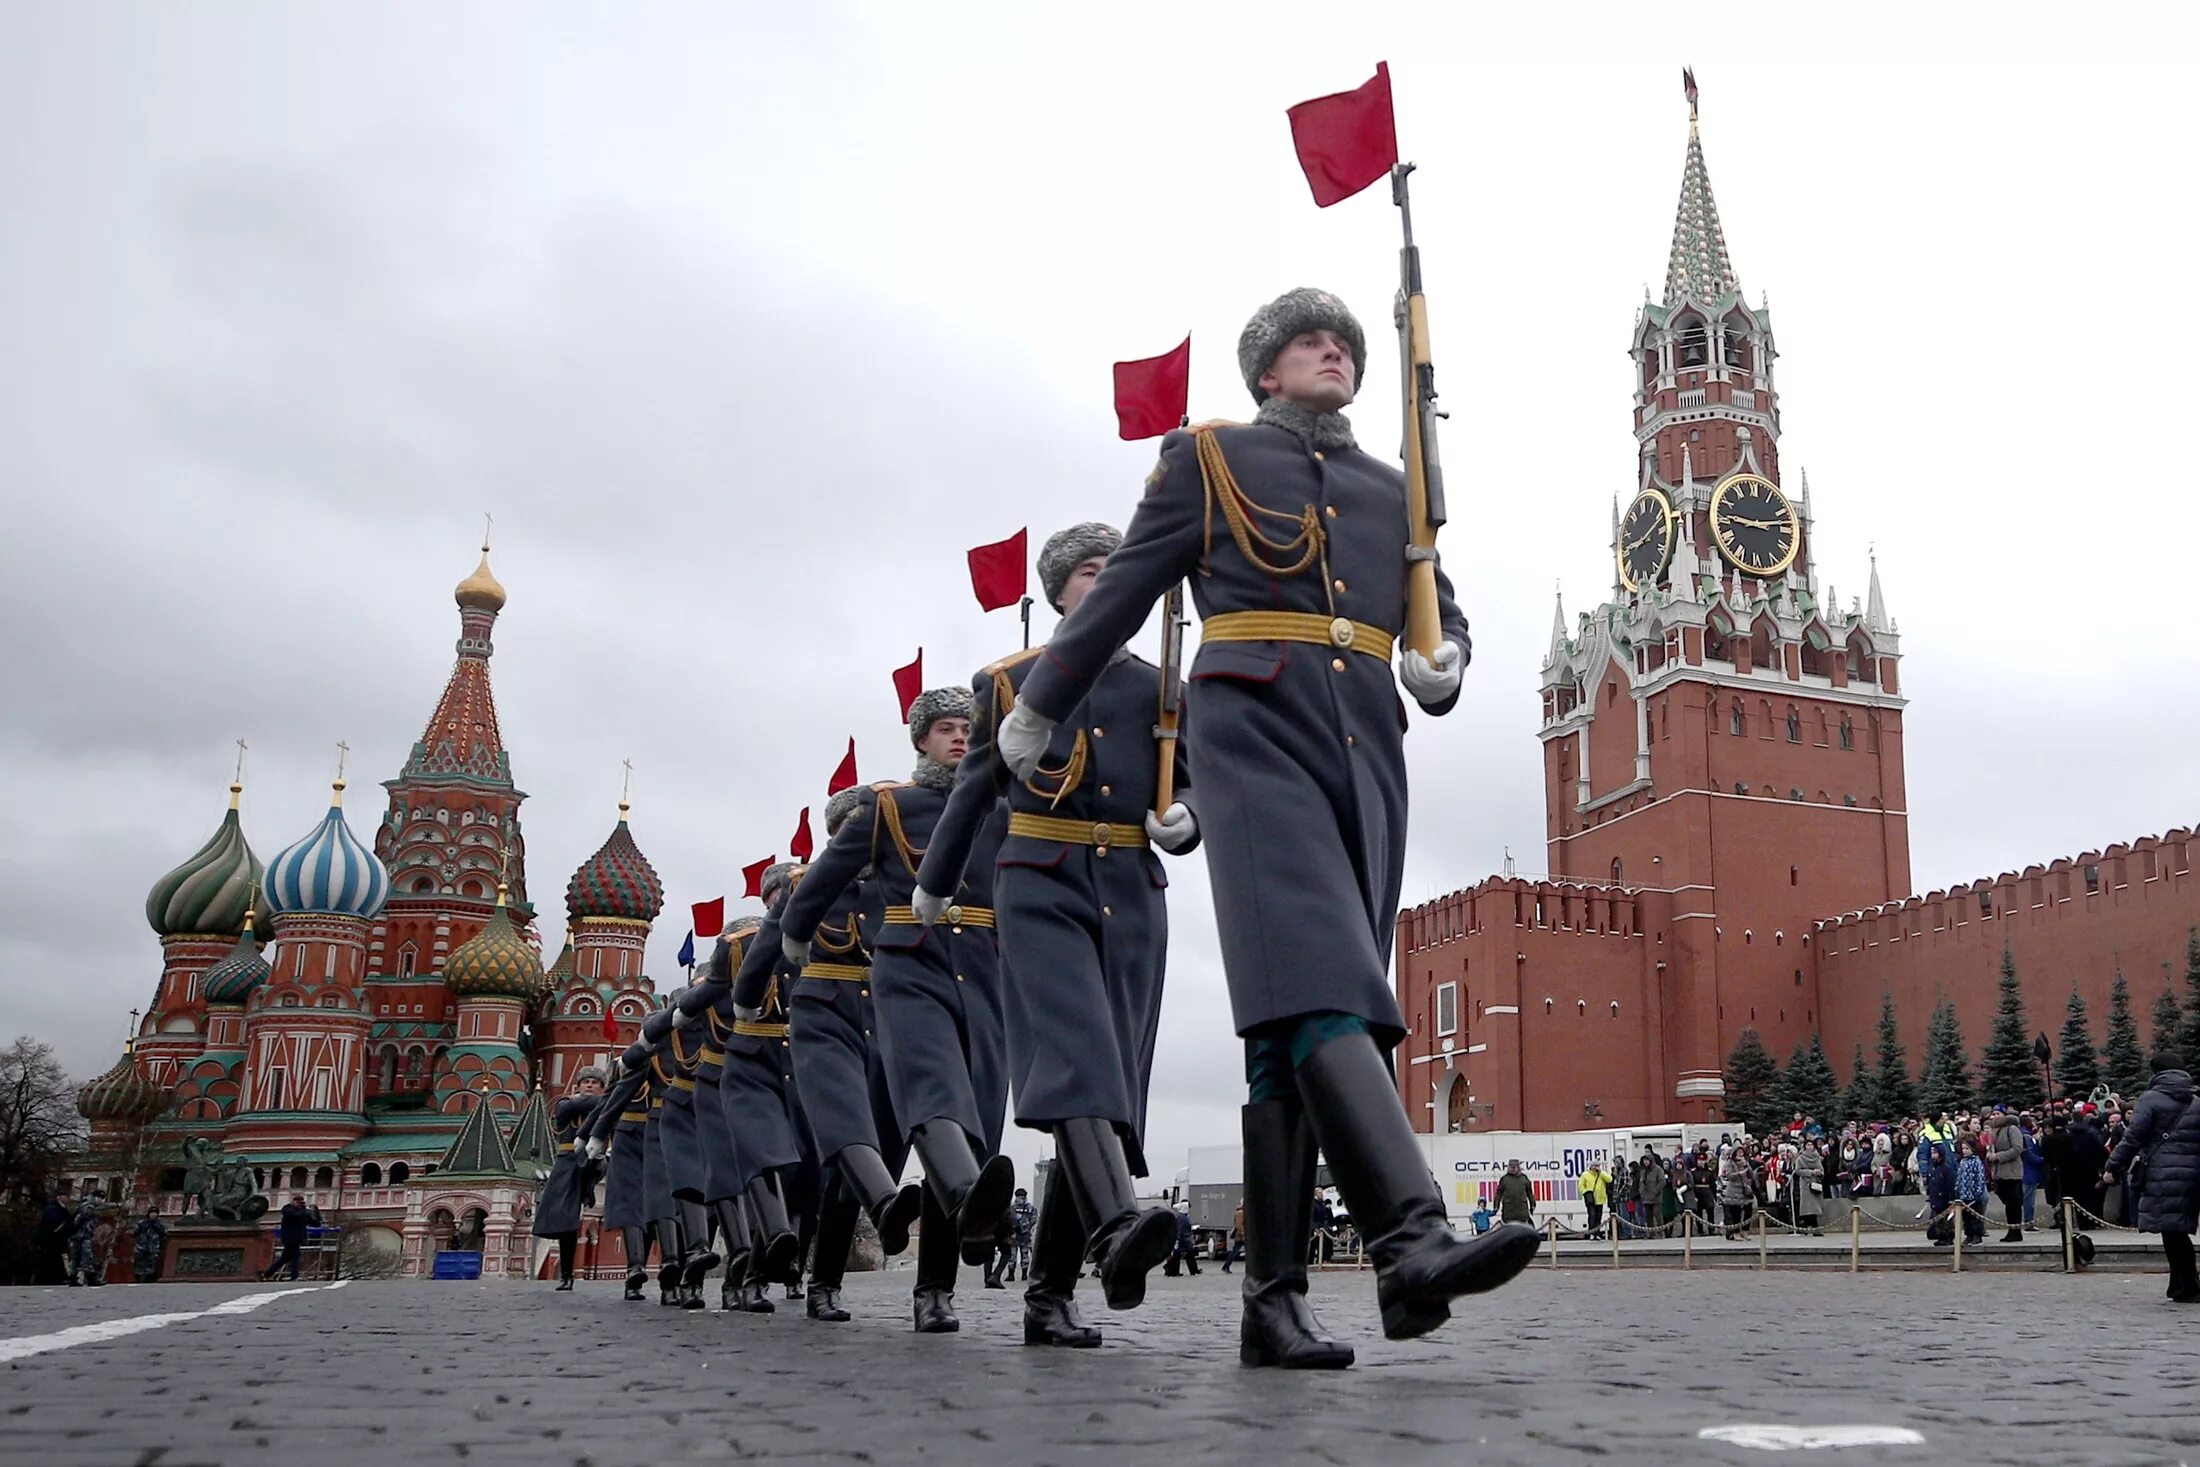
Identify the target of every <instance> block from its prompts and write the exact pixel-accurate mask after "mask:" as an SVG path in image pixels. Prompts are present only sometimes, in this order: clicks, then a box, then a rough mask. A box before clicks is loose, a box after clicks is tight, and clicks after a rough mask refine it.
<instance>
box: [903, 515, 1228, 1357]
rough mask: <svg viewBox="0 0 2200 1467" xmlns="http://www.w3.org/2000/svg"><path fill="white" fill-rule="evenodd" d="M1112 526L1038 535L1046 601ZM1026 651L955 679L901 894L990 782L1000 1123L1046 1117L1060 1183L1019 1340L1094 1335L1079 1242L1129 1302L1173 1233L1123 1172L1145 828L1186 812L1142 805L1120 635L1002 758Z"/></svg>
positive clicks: (1112, 540) (1085, 574)
mask: <svg viewBox="0 0 2200 1467" xmlns="http://www.w3.org/2000/svg"><path fill="white" fill-rule="evenodd" d="M1122 539H1123V537H1122V535H1121V534H1120V533H1119V532H1118V531H1116V530H1115V529H1114V528H1112V527H1111V526H1108V525H1102V524H1083V525H1074V526H1072V527H1070V528H1069V529H1066V530H1063V531H1060V532H1059V533H1057V534H1055V535H1053V536H1052V537H1050V538H1049V539H1048V540H1047V542H1046V545H1045V546H1044V547H1043V548H1042V549H1041V550H1040V552H1039V583H1040V586H1041V587H1042V588H1043V589H1044V590H1045V592H1046V596H1047V600H1048V602H1049V603H1050V604H1051V605H1053V607H1054V609H1055V610H1056V611H1059V612H1063V613H1065V614H1067V613H1069V612H1072V611H1074V610H1075V609H1076V606H1077V603H1078V602H1079V601H1080V600H1082V599H1083V598H1084V595H1085V593H1086V591H1088V590H1089V589H1090V588H1091V587H1092V585H1093V583H1094V580H1095V578H1096V577H1097V576H1098V575H1099V573H1100V570H1101V568H1102V567H1103V566H1104V565H1105V564H1106V563H1107V558H1108V556H1109V555H1110V554H1112V553H1113V552H1114V551H1115V549H1116V547H1117V546H1119V545H1120V544H1121V543H1122ZM1041 650H1043V649H1033V650H1031V651H1027V652H1024V653H1022V654H1019V655H1018V656H1015V657H1010V658H1006V659H1004V660H1002V661H1000V662H996V663H994V664H993V665H992V666H990V667H987V668H985V669H983V670H981V671H980V672H979V673H978V675H977V677H976V678H975V679H974V680H973V681H972V683H971V694H972V697H973V699H974V702H975V704H976V708H977V712H976V715H975V717H973V718H972V720H971V730H972V731H971V749H970V754H969V756H968V757H967V758H965V759H964V760H963V763H962V767H961V769H960V770H959V771H957V778H956V785H955V792H954V794H953V796H952V797H950V799H949V801H948V807H947V813H946V814H945V815H943V816H942V817H941V819H940V822H939V824H938V825H937V826H935V827H934V829H933V832H932V842H931V846H930V848H929V850H928V851H927V852H926V854H925V858H924V865H923V867H922V869H921V870H920V871H919V873H918V883H917V884H918V891H917V894H916V898H915V901H914V903H913V905H914V906H915V908H916V910H917V912H918V914H919V915H920V916H924V917H926V918H928V919H929V918H933V917H936V915H937V914H938V912H939V910H940V909H942V908H944V907H945V906H946V905H947V899H946V898H945V897H944V896H941V895H937V893H943V892H950V891H953V890H955V889H956V888H957V887H958V886H959V884H960V882H961V878H962V875H963V868H964V863H965V860H966V858H967V856H968V853H969V850H970V846H971V842H972V840H973V838H974V836H975V835H976V833H977V831H978V829H979V827H980V824H981V822H982V821H984V820H985V819H986V818H987V816H988V815H989V814H990V812H991V810H992V807H993V806H994V804H995V803H996V802H997V801H1000V800H1004V799H1005V800H1006V801H1007V802H1008V811H1009V814H1008V836H1007V839H1006V840H1005V841H1004V842H1003V844H1002V845H1001V848H1000V856H999V873H998V876H997V878H996V882H995V892H994V898H995V906H996V909H997V911H998V913H999V923H1000V929H999V930H1000V942H1001V955H1002V960H1003V963H1004V966H1005V968H1006V980H1005V984H1004V988H1005V996H1006V1009H1007V1017H1008V1053H1009V1076H1010V1083H1011V1086H1012V1088H1013V1089H1014V1091H1015V1094H1016V1123H1017V1124H1018V1125H1020V1126H1029V1127H1031V1128H1033V1129H1035V1130H1042V1131H1050V1132H1052V1133H1053V1136H1054V1143H1055V1153H1056V1156H1057V1158H1058V1160H1059V1163H1060V1170H1059V1171H1058V1173H1057V1174H1056V1179H1057V1180H1060V1181H1062V1182H1064V1183H1066V1185H1063V1186H1049V1187H1048V1188H1047V1189H1046V1193H1045V1196H1044V1199H1043V1201H1042V1205H1041V1209H1040V1215H1039V1220H1038V1236H1037V1240H1036V1247H1035V1249H1034V1256H1033V1260H1032V1271H1033V1274H1032V1277H1031V1279H1030V1280H1029V1281H1028V1286H1027V1288H1026V1289H1025V1291H1024V1342H1025V1343H1026V1344H1031V1345H1070V1346H1082V1347H1091V1346H1095V1345H1098V1344H1099V1343H1100V1332H1099V1331H1098V1330H1096V1329H1091V1328H1088V1327H1086V1326H1084V1325H1083V1324H1082V1323H1081V1322H1080V1321H1079V1320H1078V1318H1077V1315H1076V1312H1075V1310H1074V1308H1073V1307H1072V1304H1071V1293H1072V1291H1073V1290H1074V1289H1075V1288H1076V1286H1077V1277H1078V1275H1079V1273H1080V1272H1082V1266H1083V1261H1084V1258H1085V1255H1086V1252H1087V1251H1088V1247H1089V1249H1090V1251H1091V1252H1092V1253H1093V1254H1094V1255H1095V1256H1096V1257H1097V1259H1098V1261H1099V1266H1100V1279H1101V1289H1102V1293H1103V1294H1104V1295H1105V1297H1106V1299H1107V1302H1108V1306H1109V1307H1110V1308H1111V1309H1132V1308H1136V1307H1137V1306H1138V1304H1139V1303H1141V1302H1142V1301H1143V1300H1144V1298H1145V1293H1146V1275H1147V1273H1148V1272H1149V1271H1151V1270H1152V1269H1153V1267H1154V1266H1155V1265H1156V1264H1159V1263H1160V1262H1161V1261H1162V1260H1163V1259H1165V1258H1167V1257H1168V1256H1169V1250H1170V1248H1171V1247H1172V1246H1173V1245H1174V1243H1175V1241H1176V1221H1175V1219H1174V1218H1173V1217H1171V1216H1170V1214H1169V1210H1168V1209H1167V1208H1165V1207H1159V1208H1148V1209H1145V1210H1144V1211H1141V1210H1140V1209H1139V1207H1138V1205H1137V1200H1136V1193H1135V1192H1134V1190H1133V1188H1132V1181H1131V1179H1132V1176H1133V1174H1134V1173H1135V1174H1137V1175H1141V1176H1143V1175H1145V1174H1146V1172H1147V1170H1148V1168H1147V1165H1146V1158H1145V1151H1144V1144H1143V1143H1144V1136H1145V1123H1146V1096H1147V1091H1148V1088H1149V1085H1150V1082H1151V1079H1152V1075H1153V1048H1154V1036H1155V1033H1156V1032H1157V1030H1158V1028H1159V1025H1160V1020H1161V987H1162V976H1163V971H1164V967H1165V965H1166V962H1167V957H1168V945H1169V918H1168V906H1167V902H1166V900H1165V895H1166V893H1165V888H1166V887H1167V885H1168V877H1167V876H1166V875H1165V874H1164V873H1163V871H1162V867H1161V862H1160V860H1159V859H1158V858H1157V857H1156V856H1155V855H1154V854H1153V851H1152V849H1151V847H1152V846H1154V845H1159V846H1161V847H1162V848H1164V849H1166V850H1168V851H1170V852H1171V853H1174V854H1181V853H1184V852H1187V851H1190V850H1191V849H1192V848H1193V847H1194V846H1195V845H1197V844H1198V840H1199V829H1198V822H1197V821H1196V820H1195V819H1194V818H1193V816H1192V814H1191V811H1190V809H1189V808H1188V806H1187V805H1186V804H1185V803H1184V802H1183V801H1176V802H1172V803H1171V804H1170V806H1169V807H1168V811H1167V814H1168V817H1169V818H1168V819H1167V820H1166V821H1164V820H1160V819H1156V818H1155V816H1154V813H1153V807H1154V804H1155V800H1156V796H1157V790H1158V785H1159V768H1160V761H1159V757H1158V755H1157V752H1156V748H1155V744H1156V740H1155V738H1154V737H1153V732H1154V730H1155V729H1156V728H1157V724H1156V718H1157V716H1158V714H1159V710H1160V707H1161V683H1160V677H1161V674H1160V669H1158V668H1156V667H1155V666H1154V665H1153V664H1152V663H1149V662H1145V661H1142V660H1140V659H1139V658H1137V657H1134V656H1132V655H1131V654H1130V653H1129V652H1128V651H1124V650H1121V649H1118V650H1117V652H1116V653H1115V655H1114V656H1112V657H1111V658H1110V659H1109V661H1108V663H1107V666H1106V667H1105V668H1103V669H1102V671H1101V672H1100V674H1099V677H1098V678H1097V679H1096V680H1095V681H1094V683H1093V685H1092V690H1091V691H1090V692H1089V693H1087V694H1086V695H1085V697H1084V699H1083V701H1082V702H1080V703H1079V704H1078V705H1077V707H1076V710H1075V711H1074V712H1073V713H1072V714H1071V715H1070V716H1069V717H1068V718H1067V719H1065V720H1064V721H1062V722H1061V723H1059V724H1057V725H1056V726H1055V728H1054V730H1053V734H1052V739H1051V742H1050V744H1049V745H1048V749H1047V753H1046V757H1045V758H1043V759H1042V760H1041V761H1040V764H1039V770H1038V772H1037V773H1036V774H1034V775H1033V776H1032V777H1031V778H1030V779H1028V780H1018V779H1013V778H1011V777H1010V775H1009V772H1008V766H1007V765H1005V764H1003V763H1002V762H1001V760H1000V757H999V753H998V751H997V749H996V747H995V745H994V742H993V735H994V731H995V729H996V728H998V726H999V722H1000V720H1001V718H1002V717H1004V716H1005V715H1006V714H1007V713H1008V712H1009V710H1010V709H1012V708H1013V707H1014V706H1015V703H1016V690H1017V688H1018V686H1019V685H1020V684H1021V683H1022V682H1023V680H1024V678H1025V676H1026V675H1027V674H1028V673H1029V672H1030V671H1031V669H1032V668H1033V667H1034V666H1035V665H1036V662H1037V659H1038V657H1039V654H1040V651H1041ZM1176 742H1177V741H1175V740H1172V741H1171V743H1172V745H1174V744H1176ZM1174 757H1175V766H1174V783H1175V785H1176V788H1177V790H1178V791H1180V792H1185V793H1187V794H1188V790H1187V784H1188V780H1187V774H1186V768H1185V763H1184V760H1183V758H1182V755H1181V752H1180V751H1179V752H1178V753H1176V754H1175V756H1174Z"/></svg>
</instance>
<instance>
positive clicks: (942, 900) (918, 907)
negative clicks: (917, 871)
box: [909, 886, 947, 927]
mask: <svg viewBox="0 0 2200 1467" xmlns="http://www.w3.org/2000/svg"><path fill="white" fill-rule="evenodd" d="M909 905H910V908H911V909H912V910H914V911H915V912H916V914H917V920H918V921H919V922H921V923H923V924H924V925H925V926H927V927H930V926H931V925H932V924H933V923H934V922H937V921H939V920H940V917H941V914H943V913H944V912H946V910H947V898H946V897H943V896H935V895H934V894H933V893H931V892H928V891H926V890H925V889H924V888H923V887H921V886H920V887H918V888H917V891H916V895H914V896H912V897H910V898H909Z"/></svg>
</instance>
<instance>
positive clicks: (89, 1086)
mask: <svg viewBox="0 0 2200 1467" xmlns="http://www.w3.org/2000/svg"><path fill="white" fill-rule="evenodd" d="M76 1108H77V1110H78V1111H79V1112H80V1113H81V1114H82V1115H83V1116H84V1118H85V1119H86V1120H91V1121H135V1122H143V1121H149V1120H151V1119H152V1118H153V1117H154V1116H157V1115H159V1114H160V1113H161V1112H162V1111H164V1110H166V1109H167V1108H168V1092H167V1091H165V1090H163V1089H161V1088H160V1087H159V1086H158V1085H155V1084H154V1083H153V1082H152V1081H150V1080H148V1079H146V1078H145V1077H144V1076H143V1075H141V1074H139V1073H138V1067H137V1059H136V1048H135V1046H133V1045H128V1044H125V1045H124V1046H123V1048H122V1058H121V1059H118V1060H116V1061H115V1062H114V1064H113V1066H112V1067H111V1068H109V1069H108V1071H107V1073H106V1074H104V1075H101V1076H99V1077H98V1078H97V1079H94V1080H87V1081H86V1082H85V1083H84V1086H83V1088H81V1089H80V1090H78V1091H77V1092H76Z"/></svg>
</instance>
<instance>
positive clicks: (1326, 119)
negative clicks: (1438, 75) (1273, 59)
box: [1285, 61, 1398, 209]
mask: <svg viewBox="0 0 2200 1467" xmlns="http://www.w3.org/2000/svg"><path fill="white" fill-rule="evenodd" d="M1285 115H1286V116H1288V117H1289V118H1290V119H1291V146H1292V147H1293V148H1295V149H1297V150H1298V155H1299V167H1301V168H1303V169H1305V170H1306V182H1307V184H1308V185H1309V186H1310V187H1311V188H1312V189H1313V190H1314V202H1315V203H1316V204H1318V205H1320V206H1321V207H1322V208H1324V209H1326V208H1328V207H1329V206H1330V205H1331V204H1337V203H1342V202H1343V201H1344V200H1346V199H1349V198H1351V197H1352V196H1353V195H1354V194H1356V193H1358V192H1359V191H1360V190H1361V189H1363V188H1366V187H1367V186H1368V185H1369V184H1371V183H1373V182H1374V181H1375V180H1376V179H1378V178H1381V177H1382V176H1383V175H1384V174H1386V173H1388V172H1390V170H1391V169H1392V168H1394V167H1396V166H1397V164H1398V122H1397V119H1396V117H1395V116H1393V115H1392V113H1391V110H1390V63H1389V62H1387V61H1378V62H1376V63H1375V75H1374V76H1373V78H1371V79H1370V80H1369V81H1367V82H1366V83H1364V84H1363V85H1361V86H1358V87H1355V88H1353V89H1352V90H1351V91H1349V92H1333V93H1331V94H1330V95H1329V96H1326V97H1316V98H1314V99H1313V100H1312V101H1311V102H1301V103H1299V105H1298V106H1296V107H1293V108H1291V109H1290V110H1289V111H1288V112H1287V113H1286V114H1285Z"/></svg>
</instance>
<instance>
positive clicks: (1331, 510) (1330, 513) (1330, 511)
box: [1322, 504, 1337, 519]
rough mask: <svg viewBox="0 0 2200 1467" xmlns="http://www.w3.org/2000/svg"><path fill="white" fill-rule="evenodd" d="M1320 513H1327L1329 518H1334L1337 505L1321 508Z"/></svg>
mask: <svg viewBox="0 0 2200 1467" xmlns="http://www.w3.org/2000/svg"><path fill="white" fill-rule="evenodd" d="M1322 513H1323V514H1326V515H1328V516H1329V517H1330V518H1331V519H1335V518H1336V517H1337V506H1335V505H1334V504H1332V505H1330V506H1329V507H1328V508H1327V509H1325V510H1323V511H1322Z"/></svg>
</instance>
